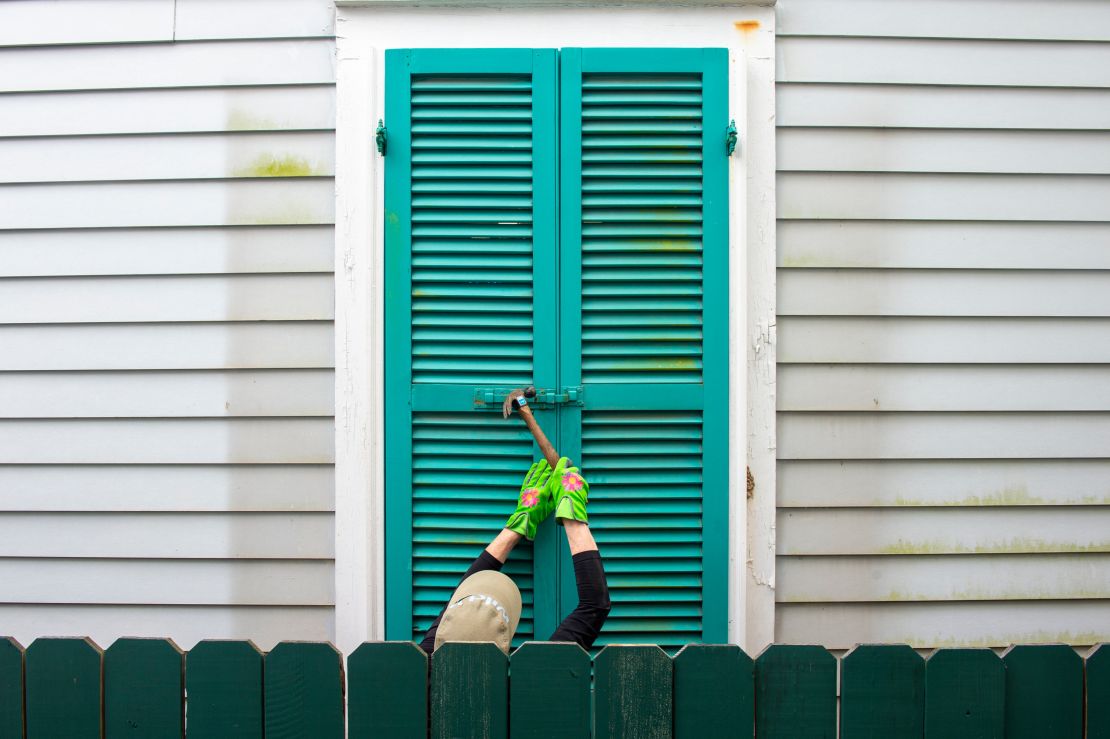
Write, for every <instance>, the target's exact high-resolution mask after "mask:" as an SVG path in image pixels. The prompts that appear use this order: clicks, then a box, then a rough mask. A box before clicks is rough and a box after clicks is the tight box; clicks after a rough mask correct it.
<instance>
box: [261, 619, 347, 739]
mask: <svg viewBox="0 0 1110 739" xmlns="http://www.w3.org/2000/svg"><path fill="white" fill-rule="evenodd" d="M265 665H266V666H265V677H264V679H263V685H264V686H265V696H266V697H265V706H266V708H265V715H266V731H265V733H266V739H300V738H301V737H310V736H311V737H314V738H315V737H319V739H342V737H343V733H344V732H343V721H344V716H343V685H344V678H343V655H341V654H340V653H339V650H338V649H336V648H335V646H334V645H333V644H331V643H330V642H309V641H283V642H281V643H279V644H278V645H277V646H275V647H274V648H273V649H271V650H270V651H269V652H268V653H267V654H266V660H265Z"/></svg>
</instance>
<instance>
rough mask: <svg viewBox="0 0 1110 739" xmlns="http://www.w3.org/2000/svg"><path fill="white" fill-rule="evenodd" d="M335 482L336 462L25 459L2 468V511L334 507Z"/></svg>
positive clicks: (326, 509)
mask: <svg viewBox="0 0 1110 739" xmlns="http://www.w3.org/2000/svg"><path fill="white" fill-rule="evenodd" d="M74 479H79V480H80V481H81V482H80V484H75V483H74ZM334 486H335V475H334V470H333V469H332V465H331V464H328V463H323V464H302V465H293V464H271V465H261V464H236V465H233V466H226V465H219V464H188V465H182V464H159V465H138V466H129V465H121V464H96V465H66V466H59V465H49V464H41V465H31V464H21V465H10V466H0V489H2V490H3V491H4V497H3V498H2V499H0V510H4V511H148V512H153V511H162V512H168V513H173V512H176V511H293V512H295V511H331V510H332V509H333V499H332V489H333V488H334Z"/></svg>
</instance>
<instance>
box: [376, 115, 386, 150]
mask: <svg viewBox="0 0 1110 739" xmlns="http://www.w3.org/2000/svg"><path fill="white" fill-rule="evenodd" d="M385 139H386V133H385V123H383V122H382V119H381V118H379V119H378V127H377V128H376V129H375V130H374V142H375V143H376V144H377V145H378V153H379V154H381V155H382V156H383V157H384V156H385Z"/></svg>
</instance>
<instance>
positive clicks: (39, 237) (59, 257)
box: [0, 225, 335, 277]
mask: <svg viewBox="0 0 1110 739" xmlns="http://www.w3.org/2000/svg"><path fill="white" fill-rule="evenodd" d="M334 235H335V230H334V228H333V227H332V226H330V225H322V226H298V227H289V226H238V227H224V228H160V229H150V228H127V229H119V228H117V229H89V230H80V229H78V230H57V231H53V230H45V231H7V232H4V231H0V253H3V255H4V258H3V260H0V277H52V276H53V277H67V276H81V275H174V274H180V275H197V274H236V273H255V274H271V273H275V272H278V273H280V272H327V273H330V272H331V270H332V264H333V262H334V258H335V257H334V249H335V246H334Z"/></svg>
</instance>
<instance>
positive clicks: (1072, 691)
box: [1002, 644, 1083, 739]
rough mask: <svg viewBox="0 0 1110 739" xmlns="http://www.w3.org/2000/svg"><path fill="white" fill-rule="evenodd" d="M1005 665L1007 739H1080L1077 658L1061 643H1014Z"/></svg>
mask: <svg viewBox="0 0 1110 739" xmlns="http://www.w3.org/2000/svg"><path fill="white" fill-rule="evenodd" d="M1002 662H1003V663H1004V664H1005V665H1006V737H1007V739H1082V737H1083V658H1082V657H1080V656H1079V655H1078V654H1076V652H1075V650H1074V649H1072V648H1071V647H1070V646H1068V645H1066V644H1041V645H1031V644H1030V645H1018V646H1013V647H1010V648H1009V649H1007V650H1006V652H1005V654H1003V655H1002Z"/></svg>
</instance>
